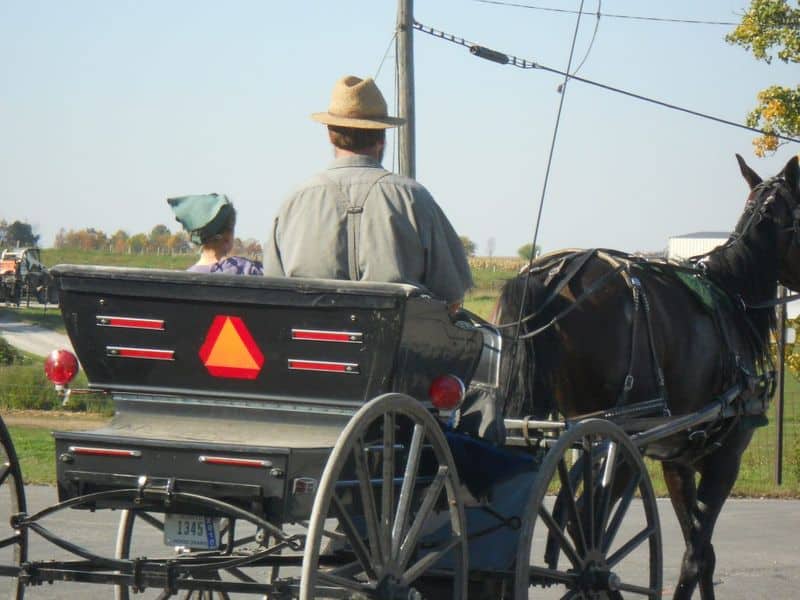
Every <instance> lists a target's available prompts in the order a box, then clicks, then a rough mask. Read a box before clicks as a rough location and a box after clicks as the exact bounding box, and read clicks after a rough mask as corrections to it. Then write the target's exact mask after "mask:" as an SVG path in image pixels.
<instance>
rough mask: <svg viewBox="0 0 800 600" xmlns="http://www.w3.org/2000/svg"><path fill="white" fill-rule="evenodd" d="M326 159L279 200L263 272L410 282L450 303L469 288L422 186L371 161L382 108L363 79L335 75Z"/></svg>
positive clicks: (388, 123) (377, 153) (375, 158)
mask: <svg viewBox="0 0 800 600" xmlns="http://www.w3.org/2000/svg"><path fill="white" fill-rule="evenodd" d="M311 118H312V119H314V120H315V121H318V122H320V123H324V124H325V125H327V126H328V137H329V139H330V141H331V143H332V144H333V147H334V157H335V158H334V161H333V163H332V164H331V165H330V166H329V167H328V169H326V170H325V171H323V172H322V173H319V174H318V175H316V176H314V177H312V178H311V179H310V180H309V181H307V182H306V183H305V184H303V185H302V186H300V188H299V189H297V190H296V191H295V192H294V193H293V194H292V195H291V196H290V197H289V199H288V200H287V201H286V202H285V203H284V204H283V206H282V207H281V209H280V211H279V213H278V216H277V217H276V218H275V223H274V227H273V230H272V232H271V235H270V239H269V240H268V241H267V244H266V246H265V248H264V274H265V275H272V276H282V275H286V276H289V277H319V278H329V279H352V280H368V281H389V282H399V283H411V284H415V285H420V286H423V287H425V288H427V289H428V290H429V291H430V292H431V293H432V294H433V295H434V296H436V297H438V298H441V299H442V300H444V301H446V302H447V303H448V304H449V305H451V307H453V308H456V307H458V306H459V305H460V303H461V302H462V300H463V298H464V292H465V291H466V290H467V289H468V288H469V287H471V286H472V276H471V274H470V270H469V265H468V264H467V258H466V255H465V254H464V249H463V246H462V245H461V241H460V240H459V238H458V236H457V235H456V232H455V231H454V230H453V227H452V225H450V222H449V221H448V220H447V217H446V216H445V214H444V213H443V212H442V210H441V208H439V206H438V205H437V204H436V202H435V201H434V199H433V197H432V196H431V194H430V193H429V192H428V190H426V189H425V188H424V187H423V186H422V185H420V184H419V183H417V182H416V181H414V180H413V179H409V178H408V177H402V176H400V175H396V174H394V173H391V172H389V171H387V170H386V169H384V168H383V167H382V166H381V160H382V159H383V150H384V146H385V143H386V129H388V128H390V127H397V126H398V125H402V124H403V122H404V120H403V119H399V118H396V117H390V116H388V114H387V109H386V101H385V100H384V98H383V95H382V94H381V92H380V90H379V89H378V87H377V85H375V82H374V81H373V80H372V79H369V78H368V79H360V78H358V77H354V76H348V77H344V78H342V79H340V80H339V81H337V82H336V85H335V86H334V88H333V94H332V96H331V103H330V107H329V108H328V111H327V112H323V113H314V114H313V115H311Z"/></svg>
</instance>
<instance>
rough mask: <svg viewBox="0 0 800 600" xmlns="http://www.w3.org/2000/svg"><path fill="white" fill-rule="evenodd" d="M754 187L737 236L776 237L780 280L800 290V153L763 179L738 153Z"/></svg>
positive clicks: (740, 162) (737, 227) (751, 188)
mask: <svg viewBox="0 0 800 600" xmlns="http://www.w3.org/2000/svg"><path fill="white" fill-rule="evenodd" d="M736 159H737V160H738V161H739V168H740V170H741V172H742V175H743V176H744V178H745V180H746V181H747V183H748V185H749V186H750V196H749V197H748V198H747V204H746V208H745V211H744V213H743V214H742V217H741V218H740V219H739V223H737V225H736V230H735V233H734V235H735V236H736V237H745V236H748V235H759V230H761V231H760V235H769V236H770V237H774V243H775V245H776V250H777V256H778V264H777V269H778V281H780V283H781V284H783V285H785V286H786V287H789V288H792V289H793V290H800V167H799V166H798V158H797V156H795V157H793V158H792V159H791V160H789V162H787V163H786V166H785V167H784V168H783V170H782V171H781V172H780V173H779V174H778V175H775V176H774V177H771V178H769V179H767V180H766V181H762V179H761V177H759V176H758V174H756V172H755V171H753V170H752V169H751V168H750V167H749V166H747V164H746V163H745V162H744V159H743V158H742V157H741V156H739V155H738V154H737V155H736Z"/></svg>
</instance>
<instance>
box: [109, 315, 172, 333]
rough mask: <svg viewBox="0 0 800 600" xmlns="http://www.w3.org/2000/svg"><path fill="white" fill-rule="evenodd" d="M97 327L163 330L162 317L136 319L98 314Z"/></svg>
mask: <svg viewBox="0 0 800 600" xmlns="http://www.w3.org/2000/svg"><path fill="white" fill-rule="evenodd" d="M97 325H98V326H99V327H127V328H129V329H154V330H157V331H164V320H163V319H138V318H135V317H107V316H102V315H98V316H97Z"/></svg>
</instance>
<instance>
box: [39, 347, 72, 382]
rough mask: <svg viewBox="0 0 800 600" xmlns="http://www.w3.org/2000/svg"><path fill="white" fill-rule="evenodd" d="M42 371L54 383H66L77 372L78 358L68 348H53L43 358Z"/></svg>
mask: <svg viewBox="0 0 800 600" xmlns="http://www.w3.org/2000/svg"><path fill="white" fill-rule="evenodd" d="M44 373H45V375H47V378H48V379H49V380H50V381H52V382H53V383H55V384H56V385H66V384H68V383H69V382H70V381H72V380H73V379H74V378H75V375H77V374H78V359H77V358H75V355H74V354H73V353H72V352H70V351H69V350H53V351H52V352H51V353H50V354H48V355H47V358H46V359H45V360H44Z"/></svg>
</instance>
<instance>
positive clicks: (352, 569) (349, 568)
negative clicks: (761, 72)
mask: <svg viewBox="0 0 800 600" xmlns="http://www.w3.org/2000/svg"><path fill="white" fill-rule="evenodd" d="M363 572H364V565H362V564H361V562H360V561H358V560H354V561H353V562H351V563H347V564H346V565H342V566H341V567H336V568H335V569H331V570H330V571H328V574H330V575H335V576H336V577H350V578H351V579H352V578H353V577H355V576H356V575H358V574H360V573H363Z"/></svg>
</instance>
